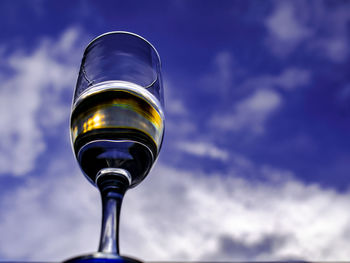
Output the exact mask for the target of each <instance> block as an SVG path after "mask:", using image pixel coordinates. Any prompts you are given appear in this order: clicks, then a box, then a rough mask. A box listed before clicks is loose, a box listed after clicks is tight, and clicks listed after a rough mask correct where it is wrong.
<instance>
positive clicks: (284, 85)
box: [242, 67, 311, 91]
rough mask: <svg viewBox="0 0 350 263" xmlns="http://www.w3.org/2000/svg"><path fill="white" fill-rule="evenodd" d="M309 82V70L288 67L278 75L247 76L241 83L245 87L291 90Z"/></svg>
mask: <svg viewBox="0 0 350 263" xmlns="http://www.w3.org/2000/svg"><path fill="white" fill-rule="evenodd" d="M310 83H311V72H310V71H309V70H306V69H301V68H296V67H289V68H286V69H285V70H284V71H282V72H281V73H280V74H279V75H268V74H266V75H261V76H255V77H252V78H248V80H247V81H245V82H244V83H243V84H242V88H245V89H259V88H280V89H284V90H288V91H292V90H294V89H296V88H299V87H305V86H307V85H308V84H310Z"/></svg>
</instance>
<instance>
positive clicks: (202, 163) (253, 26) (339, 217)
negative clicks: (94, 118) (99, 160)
mask: <svg viewBox="0 0 350 263" xmlns="http://www.w3.org/2000/svg"><path fill="white" fill-rule="evenodd" d="M349 24H350V2H349V1H340V0H339V1H336V0H333V1H225V0H221V1H199V0H191V1H185V0H176V1H133V0H131V1H128V2H127V3H126V1H68V0H67V1H66V0H65V1H40V0H37V1H6V0H3V1H1V2H0V29H1V30H0V80H1V85H0V123H1V125H0V138H1V139H0V260H28V261H29V260H39V261H45V260H47V261H59V260H62V259H66V258H68V257H71V256H75V255H79V254H82V253H87V252H93V251H96V249H97V245H98V239H99V230H100V219H101V205H100V199H99V194H98V191H97V190H96V189H95V188H94V187H93V186H92V185H90V184H89V183H88V181H87V180H86V179H85V178H84V177H83V176H82V173H81V172H80V170H79V168H78V165H77V163H76V162H75V159H74V156H73V153H72V150H71V145H70V141H69V130H68V126H69V114H70V106H71V100H72V94H73V90H74V87H75V82H76V79H77V72H78V69H79V65H80V59H81V56H82V53H83V50H84V47H85V46H86V45H87V43H88V42H89V41H90V40H91V39H92V38H94V37H96V36H97V35H100V34H102V33H105V32H108V31H114V30H124V31H131V32H134V33H137V34H140V35H142V36H144V37H145V38H146V39H148V40H149V41H150V42H152V43H153V44H154V45H155V46H156V48H157V49H158V51H159V53H160V56H161V59H162V65H163V77H164V83H165V93H166V98H165V103H166V109H165V110H166V134H165V140H164V144H163V148H162V151H161V154H160V157H159V159H158V161H157V163H156V164H155V166H154V168H153V170H152V171H151V173H150V174H149V176H148V177H147V178H146V179H145V181H144V182H143V183H142V184H140V185H139V186H138V187H136V188H135V189H132V190H130V191H129V192H128V193H127V194H126V197H125V202H124V205H123V210H122V219H121V220H122V221H121V237H120V242H121V252H122V254H126V255H132V256H135V257H138V258H141V259H143V260H149V261H150V260H158V261H159V260H182V261H193V260H206V261H210V260H214V261H220V260H291V259H293V260H299V259H303V260H349V258H350V250H349V246H350V212H349V207H350V188H349V186H350V178H348V176H349V175H350V140H349V134H350V120H349V118H350V77H349V68H350V60H349V59H350V28H349Z"/></svg>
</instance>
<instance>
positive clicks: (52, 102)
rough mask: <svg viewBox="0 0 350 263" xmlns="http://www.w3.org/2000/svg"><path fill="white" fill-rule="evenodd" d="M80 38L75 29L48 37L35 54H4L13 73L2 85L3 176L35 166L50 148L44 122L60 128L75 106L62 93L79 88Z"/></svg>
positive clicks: (0, 169)
mask: <svg viewBox="0 0 350 263" xmlns="http://www.w3.org/2000/svg"><path fill="white" fill-rule="evenodd" d="M80 38H81V36H80V34H79V31H78V30H77V29H76V28H72V29H69V30H67V31H65V32H64V33H63V34H62V36H61V37H60V38H59V39H58V40H52V39H43V40H42V41H41V42H40V44H39V45H38V47H37V48H36V49H34V51H33V52H31V53H26V52H25V51H18V52H15V53H13V54H11V55H8V56H5V55H4V54H2V58H1V60H2V62H1V63H2V66H3V67H7V68H8V69H9V71H10V72H11V74H9V77H7V78H6V77H4V76H2V84H1V89H0V113H1V114H0V122H1V124H2V125H1V128H0V136H1V137H2V140H1V141H0V174H4V173H12V174H13V175H23V174H25V173H27V172H29V171H30V170H31V169H33V167H34V165H35V161H36V158H37V157H38V156H39V155H40V154H41V153H43V151H44V150H45V147H46V146H45V142H44V140H43V133H42V130H41V128H40V126H43V128H44V127H46V128H48V129H51V130H54V129H55V126H56V125H58V124H60V123H62V121H64V120H65V119H66V118H68V116H69V105H67V102H66V101H63V100H62V98H61V94H62V93H63V90H64V89H70V90H72V92H73V88H74V84H75V80H76V75H77V70H78V69H77V68H78V63H77V62H78V56H80V55H79V53H80V52H78V51H80V50H79V49H78V48H77V47H76V45H77V41H81V39H80ZM12 72H13V74H12Z"/></svg>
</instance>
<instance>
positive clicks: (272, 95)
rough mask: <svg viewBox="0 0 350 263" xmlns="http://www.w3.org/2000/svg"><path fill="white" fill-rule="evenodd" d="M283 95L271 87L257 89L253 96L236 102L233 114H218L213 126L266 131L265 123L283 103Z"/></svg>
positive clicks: (224, 128)
mask: <svg viewBox="0 0 350 263" xmlns="http://www.w3.org/2000/svg"><path fill="white" fill-rule="evenodd" d="M281 103H282V99H281V96H280V95H279V94H278V93H276V92H275V91H273V90H270V89H260V90H256V91H255V92H254V93H253V94H252V95H251V96H249V97H248V98H245V99H244V100H242V101H240V102H238V104H236V106H235V109H234V112H233V113H232V114H227V115H225V114H222V115H220V116H219V115H216V116H214V118H213V119H212V121H211V123H212V125H213V126H215V127H218V128H220V129H223V130H230V131H241V130H249V131H251V132H253V133H256V134H259V133H262V132H264V129H265V128H264V124H265V122H266V120H267V119H268V118H269V117H270V116H271V114H272V113H274V112H275V110H276V109H277V108H278V107H279V106H280V105H281Z"/></svg>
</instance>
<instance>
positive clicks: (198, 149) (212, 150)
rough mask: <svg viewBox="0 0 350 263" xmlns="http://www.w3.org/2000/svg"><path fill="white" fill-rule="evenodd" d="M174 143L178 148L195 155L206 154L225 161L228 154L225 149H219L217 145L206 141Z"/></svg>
mask: <svg viewBox="0 0 350 263" xmlns="http://www.w3.org/2000/svg"><path fill="white" fill-rule="evenodd" d="M176 145H177V148H178V149H179V150H181V151H183V152H185V153H189V154H192V155H195V156H201V157H205V156H207V157H210V158H213V159H219V160H222V161H226V160H227V159H228V156H229V153H228V152H227V151H225V150H223V149H220V148H218V147H217V146H215V145H213V144H211V143H208V142H190V141H183V142H179V143H177V144H176Z"/></svg>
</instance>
